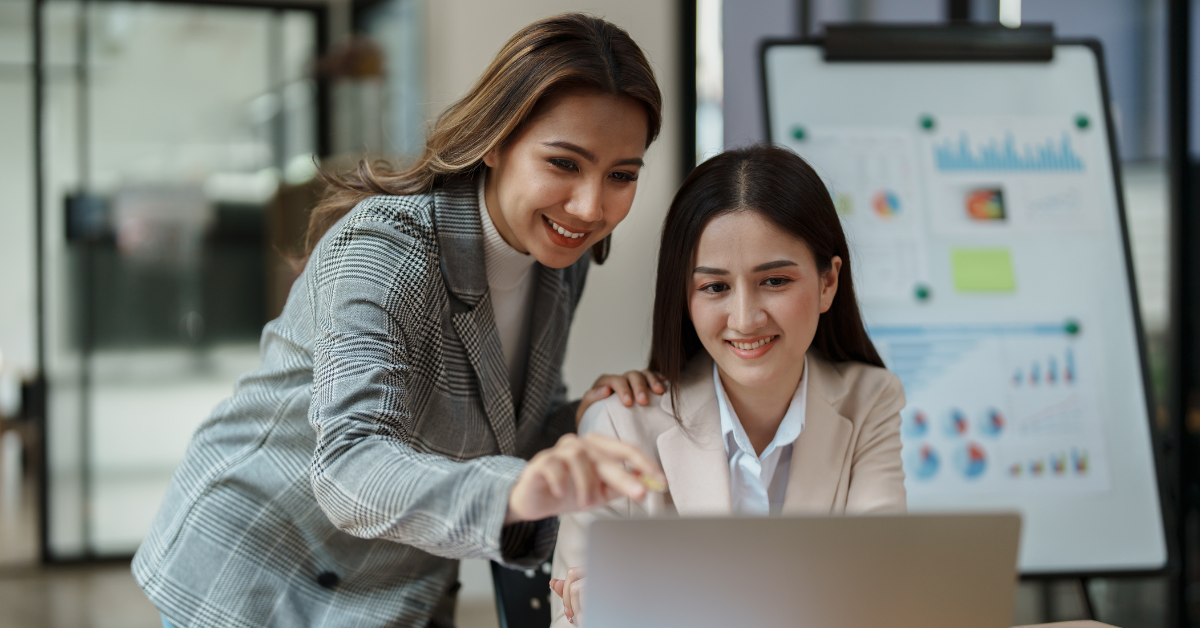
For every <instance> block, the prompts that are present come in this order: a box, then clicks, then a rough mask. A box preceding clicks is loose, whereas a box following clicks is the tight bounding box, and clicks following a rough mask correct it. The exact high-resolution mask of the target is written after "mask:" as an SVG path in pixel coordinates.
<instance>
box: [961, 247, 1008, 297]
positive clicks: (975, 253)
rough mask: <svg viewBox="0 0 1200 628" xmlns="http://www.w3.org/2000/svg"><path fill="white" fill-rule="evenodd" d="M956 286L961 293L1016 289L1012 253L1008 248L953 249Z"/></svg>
mask: <svg viewBox="0 0 1200 628" xmlns="http://www.w3.org/2000/svg"><path fill="white" fill-rule="evenodd" d="M950 267H951V269H952V270H953V272H954V289H955V290H957V291H959V292H1013V291H1015V290H1016V289H1017V280H1016V277H1014V276H1013V266H1012V254H1011V253H1009V251H1008V249H1006V248H987V249H951V250H950Z"/></svg>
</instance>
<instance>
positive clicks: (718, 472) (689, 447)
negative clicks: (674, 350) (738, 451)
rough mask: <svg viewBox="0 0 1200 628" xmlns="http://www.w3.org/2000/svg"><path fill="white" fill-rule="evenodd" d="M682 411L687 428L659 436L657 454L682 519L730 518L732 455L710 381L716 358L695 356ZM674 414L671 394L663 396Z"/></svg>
mask: <svg viewBox="0 0 1200 628" xmlns="http://www.w3.org/2000/svg"><path fill="white" fill-rule="evenodd" d="M680 379H681V381H680V390H679V408H680V413H679V414H680V416H681V418H682V419H683V421H684V423H683V425H676V426H675V427H673V428H671V429H669V430H667V431H665V432H663V433H662V434H660V435H659V436H658V441H657V444H658V455H659V459H660V460H661V461H662V467H663V471H664V472H665V473H666V474H667V486H668V487H669V490H670V494H671V500H672V501H673V502H674V503H675V509H676V510H678V511H679V514H681V515H727V514H730V513H731V512H733V501H732V497H731V491H730V487H729V457H728V455H727V454H726V452H725V444H724V443H723V442H721V414H720V410H719V407H718V405H717V389H716V387H715V386H714V385H713V381H712V360H711V358H709V357H708V355H706V354H703V353H701V354H698V355H697V356H696V357H694V358H692V362H691V364H689V365H688V367H687V370H686V372H685V373H684V375H683V377H682V378H680ZM662 404H663V409H664V410H665V411H666V412H668V413H671V412H672V405H671V395H663V402H662Z"/></svg>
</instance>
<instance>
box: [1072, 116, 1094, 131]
mask: <svg viewBox="0 0 1200 628" xmlns="http://www.w3.org/2000/svg"><path fill="white" fill-rule="evenodd" d="M1091 124H1092V121H1091V120H1089V119H1088V117H1087V116H1085V115H1083V114H1082V113H1081V114H1079V115H1077V116H1075V126H1077V127H1079V128H1080V130H1082V129H1086V128H1088V127H1089V126H1091Z"/></svg>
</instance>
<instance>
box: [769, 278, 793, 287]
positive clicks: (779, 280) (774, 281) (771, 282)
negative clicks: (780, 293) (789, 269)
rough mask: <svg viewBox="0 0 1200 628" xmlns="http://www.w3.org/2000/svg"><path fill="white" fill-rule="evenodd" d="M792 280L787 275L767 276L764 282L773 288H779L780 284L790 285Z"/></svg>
mask: <svg viewBox="0 0 1200 628" xmlns="http://www.w3.org/2000/svg"><path fill="white" fill-rule="evenodd" d="M791 281H792V280H791V279H788V278H787V277H767V278H766V279H764V280H763V284H764V285H768V286H771V287H772V288H778V287H780V286H786V285H788V284H789V283H791Z"/></svg>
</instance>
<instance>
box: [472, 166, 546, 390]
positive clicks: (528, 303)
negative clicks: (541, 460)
mask: <svg viewBox="0 0 1200 628" xmlns="http://www.w3.org/2000/svg"><path fill="white" fill-rule="evenodd" d="M485 179H486V176H481V177H479V190H478V194H479V222H480V225H481V226H482V227H483V265H484V269H485V270H486V271H487V282H488V292H490V293H491V295H492V317H493V318H494V319H495V322H496V331H497V332H499V334H500V348H501V349H502V350H503V351H504V365H505V366H506V367H507V369H508V384H509V387H510V388H511V390H512V394H513V403H514V404H516V406H517V407H518V408H519V407H520V404H521V391H522V389H523V388H524V384H525V381H524V380H525V358H526V357H527V355H528V354H529V327H530V323H531V322H532V319H533V317H532V316H530V310H531V309H532V305H533V295H534V286H535V285H536V282H535V281H534V279H535V278H536V277H537V273H535V272H534V270H533V269H534V266H535V264H536V262H537V259H535V258H534V257H533V256H532V255H530V254H528V253H522V252H520V251H518V250H516V249H514V248H513V247H511V246H509V244H508V243H507V242H505V241H504V237H503V236H501V235H500V232H499V231H497V230H496V225H495V224H494V223H493V222H492V215H491V214H489V213H488V210H487V201H486V200H484V194H483V190H484V182H485Z"/></svg>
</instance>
